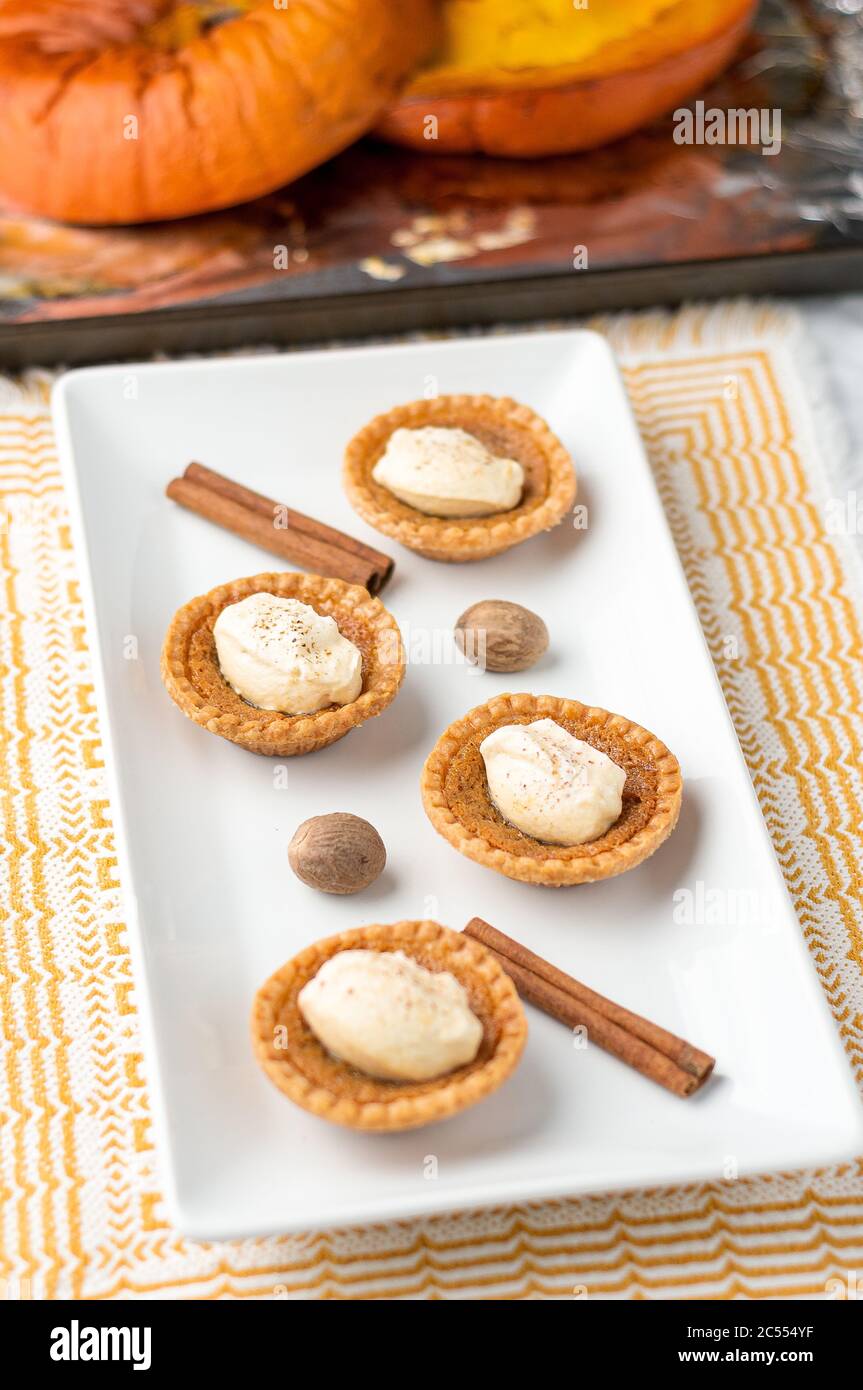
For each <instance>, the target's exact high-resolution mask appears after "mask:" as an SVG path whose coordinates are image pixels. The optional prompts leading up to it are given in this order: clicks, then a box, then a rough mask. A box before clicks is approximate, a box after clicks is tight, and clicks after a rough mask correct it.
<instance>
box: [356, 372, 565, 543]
mask: <svg viewBox="0 0 863 1390" xmlns="http://www.w3.org/2000/svg"><path fill="white" fill-rule="evenodd" d="M427 425H434V426H436V427H439V428H445V429H463V430H467V431H468V433H469V434H473V435H475V436H476V438H478V439H479V440H481V442H482V443H483V444H485V446H486V448H488V449H490V450H491V451H492V452H493V453H496V454H498V455H500V456H501V457H505V458H514V459H515V460H516V461H517V462H518V463H520V464H521V465H522V467H523V468H524V470H525V486H524V492H523V494H522V498H521V501H520V503H519V505H518V506H517V507H513V508H511V510H510V511H507V512H495V513H493V514H492V515H491V516H483V517H465V518H459V517H433V516H427V515H426V514H425V513H424V512H420V511H417V510H416V508H414V507H409V506H407V505H406V504H405V503H404V502H401V501H399V499H398V498H397V497H395V496H394V495H393V493H391V492H390V491H389V490H388V489H387V488H385V487H382V486H381V484H380V483H376V482H375V480H374V478H373V477H372V470H373V468H374V466H375V464H376V463H377V461H378V459H379V458H380V456H381V454H382V453H383V452H384V450H385V448H386V446H387V441H388V440H389V438H390V435H392V434H393V433H394V431H395V430H397V429H421V428H423V427H425V426H427ZM343 479H344V485H345V491H346V492H347V495H348V499H349V500H350V503H351V505H352V506H353V507H354V509H355V510H356V511H357V512H359V514H360V516H361V517H362V518H363V519H364V520H365V521H367V522H368V523H369V525H370V526H374V527H375V528H376V529H377V530H378V531H382V532H383V533H384V535H386V536H392V537H393V539H394V540H397V541H399V542H400V543H401V544H402V545H405V546H407V547H408V548H409V549H410V550H416V551H418V552H419V553H420V554H421V555H425V556H426V557H427V559H430V560H445V561H463V560H483V559H485V558H486V557H488V556H490V555H499V554H500V553H501V551H504V550H509V548H510V547H511V546H513V545H518V544H519V542H520V541H524V540H527V539H528V538H529V537H530V536H535V535H536V534H537V533H538V532H540V531H547V530H549V529H550V528H551V527H552V526H556V525H557V524H558V522H560V521H562V520H563V518H564V516H565V515H566V513H567V512H568V511H569V509H570V508H571V506H572V504H573V502H574V501H575V492H576V479H575V469H574V467H573V463H572V459H571V458H570V456H569V454H568V453H567V451H566V449H565V448H564V447H563V445H562V444H561V442H560V440H559V439H558V438H557V436H556V435H555V434H553V433H552V431H551V429H550V428H549V426H548V425H547V424H546V422H545V420H543V419H542V417H541V416H539V415H537V414H536V412H535V411H533V410H531V409H530V408H529V407H528V406H526V405H519V404H518V402H517V401H514V400H510V399H509V397H506V396H467V395H459V396H436V397H434V398H433V399H432V400H421V401H411V402H409V403H408V404H407V405H400V406H396V407H395V409H393V410H388V411H386V413H385V414H383V415H378V416H376V417H375V419H374V420H371V421H370V422H369V424H367V425H365V426H364V428H363V429H361V430H360V431H359V433H358V434H356V435H354V437H353V439H352V440H351V441H350V443H349V444H348V447H347V450H346V453H345V461H344V468H343Z"/></svg>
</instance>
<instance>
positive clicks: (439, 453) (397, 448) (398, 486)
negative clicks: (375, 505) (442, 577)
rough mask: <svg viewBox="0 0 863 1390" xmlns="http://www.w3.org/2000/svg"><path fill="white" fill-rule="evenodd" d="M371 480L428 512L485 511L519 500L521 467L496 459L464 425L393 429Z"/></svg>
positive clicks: (501, 509) (469, 513) (462, 513)
mask: <svg viewBox="0 0 863 1390" xmlns="http://www.w3.org/2000/svg"><path fill="white" fill-rule="evenodd" d="M372 477H373V478H374V480H375V482H377V483H380V484H381V485H382V486H383V487H385V488H388V489H389V491H390V492H392V493H393V494H394V495H395V496H396V497H398V499H399V501H401V502H405V503H406V504H407V505H408V506H409V507H415V508H416V510H417V511H419V512H426V513H427V514H428V515H429V516H489V515H490V514H491V513H492V512H507V511H509V510H510V508H512V507H515V506H517V505H518V503H519V502H520V500H521V494H522V491H523V489H524V469H523V468H522V466H521V464H520V463H517V462H516V461H515V459H508V458H498V456H497V455H496V454H492V453H490V452H489V451H488V449H487V448H486V447H485V445H484V444H483V443H482V442H481V440H479V439H477V438H476V437H475V436H474V435H472V434H468V432H467V430H460V429H444V428H441V427H440V426H437V425H427V426H424V427H423V428H422V429H416V430H408V429H401V430H394V431H393V433H392V434H391V435H390V438H389V440H388V442H387V447H386V449H385V450H384V452H383V453H382V454H381V457H380V458H379V459H378V461H377V463H376V464H375V466H374V468H373V470H372Z"/></svg>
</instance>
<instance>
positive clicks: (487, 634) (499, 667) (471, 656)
mask: <svg viewBox="0 0 863 1390" xmlns="http://www.w3.org/2000/svg"><path fill="white" fill-rule="evenodd" d="M455 640H456V643H457V645H458V647H459V649H460V650H461V651H462V652H463V653H464V655H465V657H466V658H467V660H468V661H470V662H471V663H472V664H473V665H475V666H484V667H485V669H486V670H487V671H526V670H527V668H528V666H533V664H534V662H535V661H539V658H540V657H541V656H542V654H543V652H544V651H545V649H546V647H547V646H548V628H547V627H546V625H545V623H544V622H543V621H542V618H540V617H539V616H538V615H537V614H536V613H532V612H531V611H530V609H529V608H522V606H521V604H520V603H507V602H506V600H505V599H494V598H489V599H483V601H482V602H481V603H474V604H472V605H471V607H470V608H468V609H466V610H465V612H464V613H462V615H461V617H460V618H459V620H458V622H457V623H456V625H455Z"/></svg>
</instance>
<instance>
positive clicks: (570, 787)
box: [479, 719, 626, 845]
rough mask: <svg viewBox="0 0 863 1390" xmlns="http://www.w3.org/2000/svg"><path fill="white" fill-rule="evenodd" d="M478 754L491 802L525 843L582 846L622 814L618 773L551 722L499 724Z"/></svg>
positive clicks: (621, 774)
mask: <svg viewBox="0 0 863 1390" xmlns="http://www.w3.org/2000/svg"><path fill="white" fill-rule="evenodd" d="M479 751H480V753H481V754H482V758H483V762H484V763H485V771H486V777H487V778H488V788H489V792H490V793H491V799H492V801H493V802H494V804H495V806H496V807H497V809H498V810H499V811H500V813H501V815H502V816H503V817H504V818H505V819H506V820H508V821H509V822H510V824H511V825H514V826H515V827H516V829H517V830H521V831H522V832H523V833H524V834H525V835H530V837H531V839H534V840H543V841H545V842H546V843H547V844H552V845H583V844H587V843H588V841H590V840H596V839H598V838H599V837H600V835H604V834H605V832H606V830H608V829H609V827H610V826H612V825H613V824H614V822H615V821H616V820H617V818H618V816H619V815H620V813H621V810H622V809H623V801H622V797H623V784H624V782H625V781H626V773H625V772H624V770H623V768H622V767H618V765H617V763H615V762H612V760H611V758H608V757H606V755H605V753H601V752H600V751H599V749H598V748H593V747H591V745H590V744H589V743H584V742H582V740H581V739H579V738H575V737H574V736H573V735H572V734H571V733H569V732H568V730H566V729H563V728H561V726H560V725H559V724H556V723H555V721H554V720H553V719H537V720H536V721H535V722H534V723H533V724H502V725H501V727H500V728H499V729H495V730H494V732H493V733H490V734H489V735H488V737H487V738H484V739H483V741H482V743H481V744H480V746H479Z"/></svg>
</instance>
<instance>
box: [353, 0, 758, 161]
mask: <svg viewBox="0 0 863 1390" xmlns="http://www.w3.org/2000/svg"><path fill="white" fill-rule="evenodd" d="M755 8H756V4H755V0H698V3H697V4H693V3H692V0H631V2H630V3H627V4H621V3H619V0H590V4H589V5H585V6H584V7H583V8H580V7H579V6H578V5H576V4H573V0H444V5H443V18H442V23H443V38H442V41H441V43H440V44H439V46H438V48H437V50H436V53H435V55H434V57H433V60H432V62H431V63H430V64H428V65H427V66H426V67H424V68H422V69H421V70H420V71H419V72H418V73H417V74H416V75H415V77H414V78H413V80H412V82H410V83H409V84H408V86H407V87H406V88H405V89H404V90H403V91H402V93H401V95H400V96H399V97H398V98H397V99H396V101H395V102H394V103H393V105H391V106H390V108H389V109H388V111H387V112H386V114H385V115H384V117H383V120H382V121H381V122H380V124H379V125H378V128H377V133H378V134H379V135H381V136H383V138H385V139H387V140H390V141H392V142H394V143H396V144H400V145H407V146H410V147H412V148H415V149H421V150H426V151H428V152H430V153H442V154H453V153H460V154H468V153H484V154H492V155H503V156H510V157H538V156H541V155H550V154H564V153H568V152H571V151H576V150H586V149H593V148H595V147H596V146H597V145H603V144H606V143H607V142H609V141H611V140H616V139H618V138H620V137H621V136H623V135H628V134H630V133H631V132H632V131H634V130H637V129H638V128H639V127H640V126H642V125H644V124H646V122H648V121H650V120H652V119H654V118H655V117H657V116H659V115H661V114H662V113H663V112H665V111H669V110H671V109H672V108H673V107H674V106H676V105H677V103H679V102H682V101H685V100H686V99H687V98H689V97H691V96H692V95H693V94H694V93H697V92H699V91H700V90H701V89H703V87H704V86H705V85H706V84H707V83H708V82H710V81H711V80H712V79H713V78H714V77H716V76H717V74H718V73H720V72H721V71H722V69H723V68H724V67H725V66H726V65H727V64H728V63H729V62H730V60H731V58H732V57H733V56H734V53H735V52H736V50H737V48H738V47H739V45H740V43H741V41H742V39H743V38H744V36H745V34H746V32H747V30H748V29H749V26H750V23H751V21H752V18H753V15H754V11H755Z"/></svg>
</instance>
